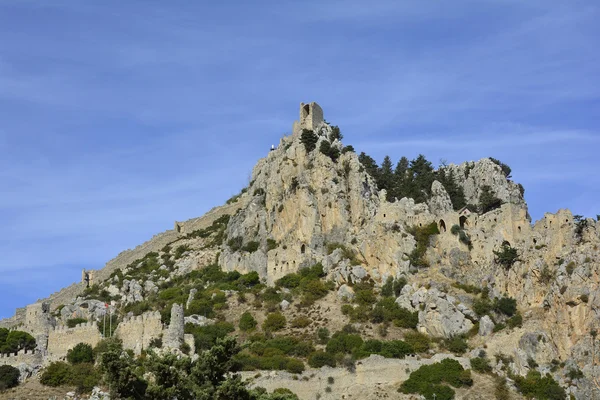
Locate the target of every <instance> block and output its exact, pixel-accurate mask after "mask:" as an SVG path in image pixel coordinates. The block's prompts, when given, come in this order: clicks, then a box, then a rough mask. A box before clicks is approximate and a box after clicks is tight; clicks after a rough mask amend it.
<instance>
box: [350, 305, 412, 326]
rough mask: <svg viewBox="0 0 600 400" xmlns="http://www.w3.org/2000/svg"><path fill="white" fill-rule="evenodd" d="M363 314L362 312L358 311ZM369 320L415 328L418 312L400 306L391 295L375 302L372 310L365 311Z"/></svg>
mask: <svg viewBox="0 0 600 400" xmlns="http://www.w3.org/2000/svg"><path fill="white" fill-rule="evenodd" d="M360 314H361V315H362V314H365V313H364V312H361V313H360ZM366 315H369V318H370V320H371V322H373V323H381V322H393V323H394V325H396V326H398V327H401V328H416V327H417V324H418V322H419V313H418V312H417V311H415V312H411V311H409V310H407V309H405V308H403V307H400V306H399V305H398V304H397V303H396V302H395V300H394V298H393V297H385V298H383V299H381V300H379V301H378V302H377V304H376V305H375V307H374V308H373V310H372V311H370V312H368V313H366Z"/></svg>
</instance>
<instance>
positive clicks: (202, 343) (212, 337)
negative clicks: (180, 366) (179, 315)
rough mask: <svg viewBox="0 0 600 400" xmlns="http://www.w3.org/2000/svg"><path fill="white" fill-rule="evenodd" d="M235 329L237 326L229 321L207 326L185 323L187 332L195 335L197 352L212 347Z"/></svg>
mask: <svg viewBox="0 0 600 400" xmlns="http://www.w3.org/2000/svg"><path fill="white" fill-rule="evenodd" d="M233 331H235V328H234V327H233V325H232V324H230V323H229V322H217V323H215V324H213V325H207V326H197V325H194V324H186V325H185V333H189V334H192V335H194V343H195V345H196V352H197V353H200V352H201V351H202V350H207V349H210V348H211V347H213V346H214V345H215V344H216V343H217V341H218V340H219V339H222V338H224V337H225V336H227V335H228V334H229V333H231V332H233Z"/></svg>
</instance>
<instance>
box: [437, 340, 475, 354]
mask: <svg viewBox="0 0 600 400" xmlns="http://www.w3.org/2000/svg"><path fill="white" fill-rule="evenodd" d="M443 345H444V347H445V348H446V349H448V350H449V351H451V352H453V353H454V354H458V355H460V354H464V353H465V352H466V351H467V350H468V349H469V345H468V344H467V341H466V340H465V338H464V337H462V336H454V337H452V338H450V339H446V340H444V342H443Z"/></svg>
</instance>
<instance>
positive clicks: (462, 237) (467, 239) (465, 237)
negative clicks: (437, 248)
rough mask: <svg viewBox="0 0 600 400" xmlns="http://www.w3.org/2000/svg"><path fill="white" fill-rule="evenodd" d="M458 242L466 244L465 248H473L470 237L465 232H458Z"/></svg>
mask: <svg viewBox="0 0 600 400" xmlns="http://www.w3.org/2000/svg"><path fill="white" fill-rule="evenodd" d="M458 240H459V241H460V242H461V243H462V244H466V245H467V246H469V249H471V248H472V247H473V243H471V237H470V236H469V235H467V233H466V232H465V231H460V234H459V235H458Z"/></svg>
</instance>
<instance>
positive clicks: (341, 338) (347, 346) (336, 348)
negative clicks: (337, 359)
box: [326, 331, 363, 354]
mask: <svg viewBox="0 0 600 400" xmlns="http://www.w3.org/2000/svg"><path fill="white" fill-rule="evenodd" d="M362 345H363V340H362V338H361V337H360V335H356V334H352V333H346V332H344V331H338V332H336V333H334V334H333V336H332V337H331V339H329V341H328V342H327V346H326V349H327V352H328V353H331V354H337V353H345V354H351V353H352V352H353V351H354V350H355V349H358V348H359V347H361V346H362Z"/></svg>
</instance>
